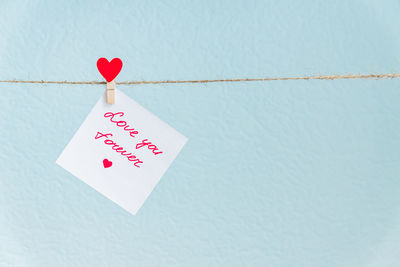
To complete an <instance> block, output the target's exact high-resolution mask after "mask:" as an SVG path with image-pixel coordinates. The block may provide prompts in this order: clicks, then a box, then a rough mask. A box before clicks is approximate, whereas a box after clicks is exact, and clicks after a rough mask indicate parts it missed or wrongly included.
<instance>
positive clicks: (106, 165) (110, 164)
mask: <svg viewBox="0 0 400 267" xmlns="http://www.w3.org/2000/svg"><path fill="white" fill-rule="evenodd" d="M103 166H104V168H110V167H111V166H112V162H111V161H109V160H108V159H104V160H103Z"/></svg>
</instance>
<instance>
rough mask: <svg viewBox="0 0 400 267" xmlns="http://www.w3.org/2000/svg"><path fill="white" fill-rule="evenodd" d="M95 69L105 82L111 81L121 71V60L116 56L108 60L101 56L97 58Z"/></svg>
mask: <svg viewBox="0 0 400 267" xmlns="http://www.w3.org/2000/svg"><path fill="white" fill-rule="evenodd" d="M97 69H98V70H99V72H100V74H101V75H103V77H104V78H105V79H106V81H107V82H111V81H112V80H114V79H115V77H117V75H118V74H119V72H120V71H121V69H122V61H121V59H119V58H117V57H116V58H113V59H112V60H111V62H109V61H108V60H107V59H106V58H104V57H102V58H99V60H97Z"/></svg>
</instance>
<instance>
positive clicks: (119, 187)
mask: <svg viewBox="0 0 400 267" xmlns="http://www.w3.org/2000/svg"><path fill="white" fill-rule="evenodd" d="M115 94H116V96H115V97H116V103H115V104H113V105H109V104H107V103H106V99H105V95H103V96H102V97H101V98H100V100H99V101H98V102H97V103H96V105H95V106H94V108H93V109H92V111H91V112H90V113H89V115H88V116H87V118H86V119H85V121H84V122H83V123H82V125H81V127H80V128H79V129H78V131H77V132H76V133H75V135H74V137H73V138H72V140H71V141H70V142H69V144H68V145H67V146H66V147H65V149H64V151H63V152H62V153H61V155H60V156H59V158H58V159H57V161H56V162H57V164H59V165H60V166H61V167H63V168H64V169H66V170H67V171H69V172H70V173H72V174H73V175H75V176H76V177H78V178H79V179H81V180H82V181H84V182H85V183H87V184H88V185H90V186H92V187H93V188H94V189H96V190H97V191H99V192H100V193H102V194H103V195H105V196H106V197H108V198H109V199H111V200H112V201H114V202H116V203H117V204H118V205H120V206H121V207H122V208H124V209H126V210H127V211H129V212H131V213H132V214H136V213H137V211H138V210H139V208H140V207H141V206H142V205H143V203H144V201H145V200H146V198H147V197H148V196H149V194H150V193H151V191H152V190H153V188H154V187H155V186H156V184H157V183H158V181H159V180H160V179H161V177H162V176H163V174H164V173H165V172H166V170H167V169H168V167H169V166H170V165H171V163H172V162H173V160H174V159H175V157H176V156H177V155H178V154H179V152H180V150H181V149H182V147H183V146H184V144H185V143H186V141H187V138H186V137H185V136H183V135H182V134H180V133H179V132H177V131H176V130H175V129H173V128H172V127H171V126H169V125H168V124H166V123H165V122H163V121H161V120H160V119H159V118H158V117H156V116H155V115H154V114H152V113H151V112H149V111H148V110H146V109H145V108H144V107H142V106H141V105H139V104H138V103H136V102H135V101H134V100H132V99H131V98H129V97H128V96H127V95H125V94H124V93H122V92H121V91H119V90H116V92H115Z"/></svg>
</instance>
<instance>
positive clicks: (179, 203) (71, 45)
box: [0, 0, 400, 267]
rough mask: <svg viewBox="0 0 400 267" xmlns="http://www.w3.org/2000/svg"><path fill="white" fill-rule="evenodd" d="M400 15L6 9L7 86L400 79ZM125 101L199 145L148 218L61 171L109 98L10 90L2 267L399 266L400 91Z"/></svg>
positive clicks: (171, 4) (1, 193)
mask: <svg viewBox="0 0 400 267" xmlns="http://www.w3.org/2000/svg"><path fill="white" fill-rule="evenodd" d="M82 2H84V3H82ZM399 14H400V3H399V2H398V1H378V0H377V1H249V0H246V1H244V0H243V1H237V0H235V1H233V0H230V1H211V0H210V1H118V0H115V1H99V0H96V1H94V0H93V1H77V0H75V1H72V0H69V1H34V0H30V1H28V0H26V1H23V0H9V1H6V0H2V1H1V2H0V79H14V78H15V79H39V80H40V79H49V80H74V81H75V80H76V81H79V80H101V77H100V75H99V73H98V71H97V69H96V60H97V59H98V58H99V57H103V56H104V57H108V58H112V57H120V58H121V59H122V60H123V61H124V64H125V65H124V68H123V70H122V73H121V74H120V75H119V76H118V79H119V80H120V81H126V80H164V79H218V78H240V77H264V76H267V77H275V76H302V75H318V74H348V73H353V74H360V73H390V72H399V71H400V67H399V59H400V35H399V26H400V25H399V24H400V16H399ZM118 88H119V89H121V90H123V91H124V92H125V93H126V94H128V95H129V96H130V97H132V98H134V99H135V100H136V101H138V102H139V103H141V104H142V105H143V106H145V107H146V108H148V109H149V110H150V111H152V112H153V113H155V114H156V115H158V116H159V117H160V118H161V119H163V120H165V121H166V122H167V123H169V124H170V125H172V126H173V127H175V128H176V129H177V130H179V131H180V132H181V133H183V134H184V135H185V136H187V137H188V138H189V142H188V143H187V145H186V146H185V148H184V149H183V151H182V153H181V154H180V155H179V156H178V158H177V159H176V161H175V162H174V163H173V165H172V167H171V168H170V169H169V170H168V172H167V173H166V175H165V176H164V177H163V179H162V180H161V182H160V183H159V185H158V186H157V187H156V188H155V190H154V191H153V193H152V194H151V196H150V197H149V199H148V200H147V201H146V203H145V205H144V206H143V208H142V209H141V210H140V211H139V213H138V215H137V216H132V215H130V214H129V213H127V212H125V211H124V210H123V209H121V208H119V207H118V206H117V205H116V204H114V203H112V202H111V201H109V200H108V199H106V198H105V197H103V196H102V195H100V194H99V193H97V192H96V191H95V190H93V189H92V188H90V187H88V186H87V185H85V184H84V183H82V182H81V181H80V180H78V179H77V178H75V177H73V176H72V175H70V174H69V173H68V172H66V171H65V170H63V169H61V168H60V167H59V166H58V165H56V164H55V160H56V158H57V157H58V155H59V154H60V153H61V151H62V150H63V148H64V146H65V145H66V144H67V143H68V141H69V140H70V139H71V137H72V135H73V134H74V132H75V131H76V130H77V128H78V127H79V126H80V124H81V122H82V121H83V119H84V118H85V117H86V115H87V114H88V112H89V110H90V109H91V108H92V106H93V105H94V103H95V102H96V100H97V99H98V97H99V96H100V95H101V94H102V93H103V91H104V86H102V85H91V86H82V85H77V86H71V85H32V84H26V85H23V84H21V85H18V84H0V109H1V111H0V266H33V267H42V266H61V267H63V266H96V267H100V266H113V267H114V266H146V267H147V266H157V267H159V266H209V267H211V266H229V267H233V266H295V267H302V266H304V267H310V266H315V267H324V266H326V267H338V266H340V267H364V266H369V267H386V266H391V267H395V266H400V256H399V255H400V247H399V243H400V226H399V225H400V205H399V204H400V203H399V202H400V194H399V193H400V180H399V174H400V164H399V163H400V152H399V151H400V115H399V112H400V104H399V102H400V79H393V80H379V81H377V80H338V81H281V82H254V83H235V84H230V83H215V84H206V85H203V84H192V85H189V84H181V85H178V84H177V85H146V86H145V85H141V86H119V87H118Z"/></svg>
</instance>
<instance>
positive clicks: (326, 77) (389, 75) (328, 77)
mask: <svg viewBox="0 0 400 267" xmlns="http://www.w3.org/2000/svg"><path fill="white" fill-rule="evenodd" d="M393 78H400V73H385V74H358V75H354V74H346V75H322V76H303V77H276V78H273V77H272V78H237V79H216V80H175V81H174V80H162V81H126V82H115V83H116V84H121V85H129V84H172V83H218V82H266V81H292V80H340V79H393ZM0 83H42V84H106V82H105V81H103V82H102V81H45V80H37V81H29V80H0Z"/></svg>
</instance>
